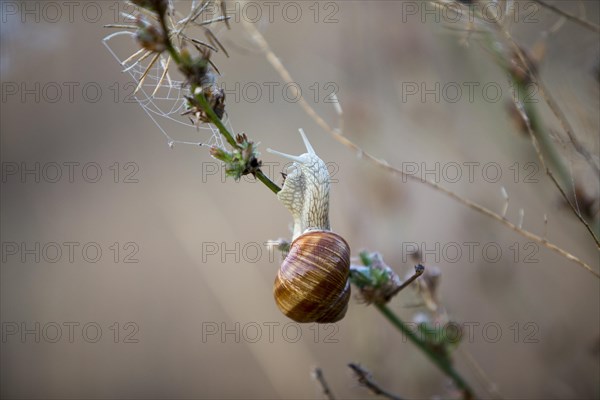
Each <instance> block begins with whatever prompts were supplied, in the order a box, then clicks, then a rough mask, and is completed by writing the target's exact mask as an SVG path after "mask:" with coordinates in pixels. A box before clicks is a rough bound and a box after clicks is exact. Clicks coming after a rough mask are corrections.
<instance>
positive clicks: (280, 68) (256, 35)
mask: <svg viewBox="0 0 600 400" xmlns="http://www.w3.org/2000/svg"><path fill="white" fill-rule="evenodd" d="M244 24H245V26H246V29H247V30H248V31H249V32H250V33H251V34H252V37H253V39H254V40H255V42H256V43H257V44H258V45H259V47H260V49H261V50H262V51H263V52H264V53H265V56H266V58H267V60H268V61H269V63H271V65H272V66H273V68H275V70H276V71H277V72H278V73H279V75H280V76H281V77H282V79H283V80H284V81H285V82H286V83H291V82H293V79H292V77H291V75H290V74H289V72H288V70H287V69H286V68H285V66H284V65H283V64H282V63H281V61H280V60H279V58H278V57H277V56H276V55H275V53H273V51H272V50H271V48H270V47H269V44H268V43H267V41H266V40H265V38H264V36H263V35H262V34H261V33H260V32H259V31H258V30H257V29H256V28H255V27H254V26H253V25H252V24H251V23H249V22H246V21H244ZM298 104H299V105H300V106H301V107H302V109H303V110H304V112H306V113H307V114H308V116H309V117H311V118H312V119H313V120H314V121H315V122H316V123H317V125H319V126H320V127H321V128H322V129H323V130H325V131H326V132H328V133H329V134H331V136H333V138H334V139H335V140H337V141H338V142H340V143H341V144H343V145H344V146H346V147H348V148H350V149H351V150H353V151H354V152H355V153H356V154H357V155H359V156H360V157H362V158H364V159H366V160H368V161H370V162H372V163H373V164H375V165H376V166H378V167H380V168H383V169H385V170H387V171H389V172H391V173H394V174H399V175H401V176H404V177H406V178H407V179H409V180H412V181H415V182H420V183H423V184H425V185H427V186H429V187H431V188H433V189H434V190H437V191H438V192H441V193H443V194H445V195H446V196H449V197H451V198H453V199H454V200H456V201H458V202H459V203H461V204H463V205H464V206H466V207H469V208H471V209H473V210H475V211H477V212H479V213H481V214H483V215H486V216H488V217H490V218H492V219H494V220H496V221H498V222H500V223H501V224H503V225H505V226H507V227H508V228H509V229H511V230H513V231H514V232H516V233H517V234H519V235H521V236H523V237H524V238H526V239H529V240H533V241H535V242H537V243H539V244H540V245H542V246H544V247H546V248H547V249H549V250H551V251H553V252H555V253H556V254H559V255H560V256H562V257H564V258H566V259H567V260H569V261H573V262H574V263H576V264H577V265H579V266H580V267H582V268H584V269H585V270H587V271H588V272H590V273H591V274H592V275H594V276H595V277H596V278H600V274H599V273H598V272H596V271H595V270H594V269H593V268H592V267H590V266H589V265H588V264H587V263H586V262H584V261H583V260H581V259H580V258H579V257H577V256H575V255H573V254H571V253H569V252H568V251H566V250H563V249H562V248H560V247H559V246H557V245H555V244H553V243H550V242H549V241H548V240H546V239H545V238H543V237H540V236H538V235H536V234H534V233H532V232H529V231H527V230H524V229H522V228H520V227H518V226H517V225H515V224H513V223H512V222H510V221H508V220H507V219H505V218H503V217H502V216H501V215H499V214H497V213H495V212H493V211H491V210H489V209H487V208H485V207H483V206H481V205H479V204H477V203H475V202H473V201H471V200H469V199H466V198H464V197H462V196H460V195H458V194H456V193H454V192H453V191H451V190H449V189H446V188H444V187H442V186H440V185H438V184H437V183H435V182H433V181H430V180H427V179H422V178H419V177H416V176H414V175H411V174H407V173H405V172H404V171H403V170H402V169H400V168H396V167H393V166H391V165H390V164H389V163H388V162H387V161H385V160H381V159H379V158H377V157H375V156H373V155H371V154H370V153H368V152H366V151H365V150H363V149H362V148H361V147H360V146H358V145H357V144H356V143H354V142H352V141H351V140H350V139H348V138H347V137H345V136H343V132H341V131H336V130H335V129H333V128H332V127H331V126H330V125H329V124H328V123H327V122H326V121H325V120H324V119H323V118H322V117H321V116H320V115H319V114H317V112H316V111H315V110H314V108H312V106H311V105H310V104H308V102H307V101H306V100H305V99H304V97H302V96H299V101H298Z"/></svg>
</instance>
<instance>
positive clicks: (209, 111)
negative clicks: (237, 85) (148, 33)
mask: <svg viewBox="0 0 600 400" xmlns="http://www.w3.org/2000/svg"><path fill="white" fill-rule="evenodd" d="M158 17H159V18H158V19H159V21H160V25H161V28H162V30H163V36H164V40H165V44H166V48H167V51H168V52H169V55H170V56H171V59H172V60H173V62H175V64H177V65H178V66H181V65H182V61H181V56H180V54H179V52H178V51H177V49H175V47H174V46H173V43H172V42H171V37H170V34H169V32H170V31H169V28H168V26H167V22H166V18H165V15H160V14H159V15H158ZM195 92H196V88H195V87H192V93H193V94H194V96H195V97H196V99H197V100H198V102H199V103H200V105H201V106H202V108H203V111H204V112H205V113H206V115H208V117H209V118H210V121H211V122H212V124H213V125H215V126H216V127H217V129H219V132H220V133H221V135H223V137H224V138H225V140H227V143H229V145H230V146H232V147H233V148H239V145H238V143H237V142H236V141H235V139H234V137H233V135H232V134H231V132H229V130H227V128H226V127H225V125H224V124H223V122H222V121H221V119H220V118H219V117H218V116H217V114H215V112H214V111H213V109H212V108H211V107H210V105H209V104H208V101H207V100H206V97H204V94H203V93H201V92H200V93H195ZM256 178H257V179H258V180H259V181H261V182H262V183H263V184H265V186H267V187H268V188H269V189H270V190H271V191H272V192H273V193H275V194H277V193H278V192H279V191H280V190H281V188H280V187H279V186H277V185H276V184H275V183H274V182H273V181H271V180H270V179H269V178H268V177H267V176H266V175H265V174H264V173H263V172H262V171H261V170H260V169H259V170H258V171H256Z"/></svg>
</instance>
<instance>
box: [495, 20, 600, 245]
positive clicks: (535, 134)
mask: <svg viewBox="0 0 600 400" xmlns="http://www.w3.org/2000/svg"><path fill="white" fill-rule="evenodd" d="M496 27H497V29H499V30H500V31H502V32H503V35H504V37H505V38H506V40H507V41H508V42H509V43H510V45H511V47H512V49H513V51H514V52H515V53H516V54H517V56H518V57H519V59H520V61H521V63H523V65H524V66H525V67H527V66H528V65H529V64H528V63H527V62H526V60H525V55H524V54H523V52H522V50H521V48H520V47H519V46H518V45H517V44H516V42H515V41H514V39H513V38H512V36H511V35H510V33H509V32H508V31H507V30H506V29H504V28H503V27H502V26H501V25H500V24H496ZM491 47H492V48H494V46H493V45H491ZM528 72H529V74H530V75H531V76H532V77H533V78H534V81H533V83H535V84H536V85H538V88H539V89H540V93H542V96H543V97H544V99H545V100H546V102H547V104H548V105H549V106H550V108H551V109H552V110H553V111H554V112H555V115H556V116H557V118H558V119H559V121H561V124H562V126H563V129H564V130H565V132H567V134H568V136H569V138H570V139H571V143H572V144H573V146H574V147H575V149H576V150H577V151H578V152H579V154H581V155H582V156H583V157H584V158H585V159H586V160H587V161H588V163H589V164H590V165H591V166H592V168H593V169H594V170H595V171H596V173H597V174H598V169H597V168H598V167H597V165H596V164H595V163H594V162H593V160H592V157H591V155H590V153H589V152H588V151H587V149H585V148H584V147H583V145H582V144H581V143H580V142H579V141H578V140H577V138H576V137H575V136H574V134H573V132H572V129H571V127H570V125H569V122H568V121H567V119H566V118H565V116H564V114H563V113H562V111H561V110H560V108H559V107H558V105H557V104H556V102H555V101H554V99H553V98H552V97H551V96H550V94H549V92H548V91H547V90H545V87H544V86H543V83H542V81H541V79H540V77H539V75H536V71H531V69H530V68H528ZM513 84H514V85H516V86H517V87H518V89H519V96H515V93H514V92H513V98H512V99H513V103H514V105H515V107H516V109H517V110H518V112H519V113H520V114H521V117H522V118H523V120H524V121H525V124H526V127H527V131H528V133H529V136H530V138H531V140H532V143H533V147H534V149H535V151H536V154H537V156H538V159H539V160H540V163H541V164H542V167H543V168H544V170H545V172H546V174H547V175H548V177H549V178H550V179H551V180H552V182H553V183H554V185H555V186H556V187H557V189H558V190H559V192H560V194H561V195H562V196H563V198H564V199H565V201H566V202H567V204H568V205H569V207H570V208H571V210H572V211H573V213H574V214H575V216H576V217H577V219H579V221H580V222H581V223H582V224H583V225H584V226H585V228H586V229H587V231H588V232H589V233H590V235H591V236H592V238H593V239H594V241H595V242H596V247H598V248H600V240H599V238H598V235H597V233H596V232H594V230H593V229H592V227H591V226H590V224H589V222H588V221H586V220H585V218H584V217H583V215H581V212H580V211H579V210H578V208H577V207H576V205H575V204H573V201H572V200H571V197H570V196H569V195H568V194H567V193H566V191H565V190H564V189H563V188H562V186H561V184H560V183H559V182H558V180H557V179H556V177H555V176H554V174H553V173H552V171H551V170H550V167H549V166H548V164H547V163H546V162H545V159H544V156H543V152H542V150H541V148H540V142H541V144H542V145H543V147H544V149H545V151H546V153H547V154H548V155H549V156H550V157H551V159H552V161H553V164H554V165H555V166H556V168H558V170H559V172H560V175H561V180H562V181H563V184H565V185H568V184H569V183H570V181H572V179H573V178H572V177H571V174H570V173H569V172H568V171H567V170H566V168H565V167H564V165H563V163H562V161H561V159H560V156H559V155H558V153H557V152H556V149H555V148H554V146H553V144H552V142H551V140H550V138H549V137H548V135H547V134H544V130H543V128H542V126H541V124H540V122H539V118H538V117H537V115H536V112H535V110H534V108H533V106H531V107H527V105H526V104H523V103H521V102H520V101H519V98H524V97H523V96H524V95H525V94H524V91H526V89H527V88H526V87H523V85H521V84H519V83H518V82H516V81H513ZM559 116H562V118H561V117H559Z"/></svg>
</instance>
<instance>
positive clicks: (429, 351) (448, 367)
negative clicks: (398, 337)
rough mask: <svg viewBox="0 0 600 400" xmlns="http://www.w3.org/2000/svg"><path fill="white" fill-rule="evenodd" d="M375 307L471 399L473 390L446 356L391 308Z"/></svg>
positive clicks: (464, 396)
mask: <svg viewBox="0 0 600 400" xmlns="http://www.w3.org/2000/svg"><path fill="white" fill-rule="evenodd" d="M375 307H377V309H378V310H379V311H380V312H381V313H382V314H383V315H384V316H385V317H386V318H387V319H388V321H389V322H391V323H392V325H394V326H395V327H396V328H397V329H398V330H399V331H400V332H402V334H403V335H405V336H406V337H407V338H408V340H410V341H411V342H412V343H413V344H414V345H415V346H417V347H418V348H419V349H420V350H421V351H422V352H423V353H425V355H427V357H429V359H430V360H431V361H433V363H434V364H435V365H437V367H438V368H439V369H441V370H442V371H443V372H444V373H445V374H446V375H448V376H449V377H450V378H452V380H453V381H454V384H455V385H456V387H457V388H458V389H460V390H462V392H463V398H464V399H465V400H469V399H473V398H474V396H475V395H474V392H473V390H472V389H471V387H470V386H469V384H467V382H466V381H465V380H464V379H463V378H462V376H460V374H459V373H458V372H457V371H456V370H455V369H454V367H453V366H452V364H451V363H450V362H448V360H447V359H446V358H442V357H441V356H440V354H439V353H437V352H436V351H435V350H434V349H433V348H431V346H429V344H428V343H427V342H425V341H424V340H422V339H421V338H419V337H418V336H417V335H416V334H415V333H414V332H413V331H412V329H410V328H409V327H408V326H407V325H406V324H405V323H404V322H403V321H402V320H401V319H400V318H398V316H396V314H394V312H393V311H392V310H390V309H389V308H388V307H387V306H386V305H385V304H375Z"/></svg>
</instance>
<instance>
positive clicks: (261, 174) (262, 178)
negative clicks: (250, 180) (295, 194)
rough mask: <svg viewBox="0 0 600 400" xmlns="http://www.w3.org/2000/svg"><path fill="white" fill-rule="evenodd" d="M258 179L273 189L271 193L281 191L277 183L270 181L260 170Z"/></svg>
mask: <svg viewBox="0 0 600 400" xmlns="http://www.w3.org/2000/svg"><path fill="white" fill-rule="evenodd" d="M256 179H258V180H259V181H261V182H262V183H264V184H265V186H266V187H268V188H269V189H271V191H272V192H273V193H275V194H277V193H279V192H280V191H281V188H280V187H279V186H277V184H276V183H275V182H273V181H272V180H270V179H269V178H268V177H267V176H266V175H265V174H264V173H263V172H262V171H261V170H260V169H259V170H258V171H257V172H256Z"/></svg>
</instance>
